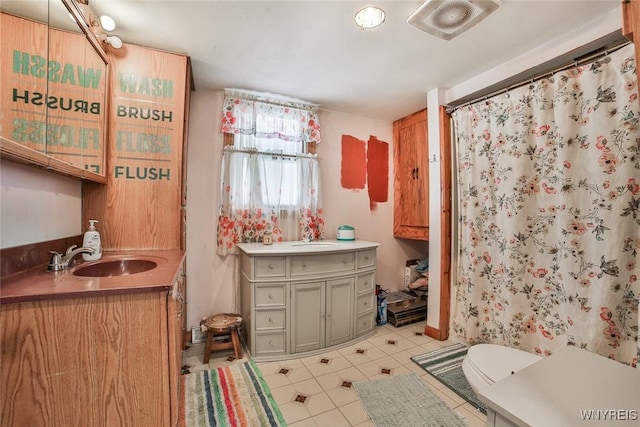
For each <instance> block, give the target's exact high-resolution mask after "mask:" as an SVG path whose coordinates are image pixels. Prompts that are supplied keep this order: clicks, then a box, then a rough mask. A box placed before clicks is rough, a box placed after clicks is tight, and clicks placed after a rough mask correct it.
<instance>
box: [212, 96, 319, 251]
mask: <svg viewBox="0 0 640 427" xmlns="http://www.w3.org/2000/svg"><path fill="white" fill-rule="evenodd" d="M225 95H226V96H225V102H224V107H223V112H222V126H221V130H222V132H224V133H225V137H224V153H223V160H222V166H221V174H222V175H221V178H222V179H221V183H222V185H221V187H222V188H221V204H220V214H219V218H218V253H219V254H221V255H224V254H227V253H235V252H236V251H237V249H236V244H237V243H240V242H260V241H262V238H263V236H264V234H265V233H272V234H273V240H274V241H283V240H299V239H318V238H321V237H322V234H323V231H324V221H323V220H322V207H321V203H320V188H319V187H320V178H319V177H320V170H319V169H320V168H319V165H318V159H317V156H316V155H315V148H316V144H317V143H319V142H320V125H319V123H318V118H317V112H316V108H315V107H314V106H311V105H309V104H299V103H290V102H287V103H285V102H282V101H274V100H267V99H264V98H261V97H257V96H255V95H254V94H248V93H246V92H237V91H233V92H232V93H230V92H229V91H227V92H226V93H225Z"/></svg>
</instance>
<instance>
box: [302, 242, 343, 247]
mask: <svg viewBox="0 0 640 427" xmlns="http://www.w3.org/2000/svg"><path fill="white" fill-rule="evenodd" d="M291 246H294V247H297V248H299V247H303V248H328V247H332V246H338V245H337V244H335V243H332V242H300V243H292V244H291Z"/></svg>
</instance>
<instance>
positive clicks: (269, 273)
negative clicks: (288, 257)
mask: <svg viewBox="0 0 640 427" xmlns="http://www.w3.org/2000/svg"><path fill="white" fill-rule="evenodd" d="M254 263H255V264H254V271H253V273H254V276H255V277H256V278H258V279H266V278H271V277H273V278H278V277H284V276H285V273H286V269H285V265H286V264H285V257H283V256H265V257H256V258H254Z"/></svg>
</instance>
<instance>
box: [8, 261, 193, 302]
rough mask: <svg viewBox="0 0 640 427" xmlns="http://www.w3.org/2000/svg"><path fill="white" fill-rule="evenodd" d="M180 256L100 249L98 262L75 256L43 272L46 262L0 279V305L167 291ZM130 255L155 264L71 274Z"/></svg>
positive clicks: (172, 281) (175, 272)
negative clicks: (106, 273) (67, 264)
mask: <svg viewBox="0 0 640 427" xmlns="http://www.w3.org/2000/svg"><path fill="white" fill-rule="evenodd" d="M184 257H185V252H184V251H182V250H141V251H114V252H103V256H102V259H101V260H100V261H87V262H85V261H83V260H82V256H81V255H79V256H78V258H77V259H76V264H75V265H74V266H73V267H71V268H70V269H68V270H64V271H58V272H50V271H46V269H47V266H46V265H41V266H38V267H35V268H32V269H30V270H26V271H24V272H21V273H18V274H15V275H13V276H11V277H8V278H5V279H3V280H2V281H1V282H0V304H10V303H18V302H26V301H38V300H50V299H60V298H71V297H74V298H75V297H93V296H105V295H111V294H123V293H131V292H158V291H164V290H167V291H168V290H169V289H171V287H172V285H173V283H174V282H175V280H176V278H177V277H176V276H177V274H178V271H179V267H180V265H181V263H182V261H183V260H184ZM131 258H136V259H145V260H150V261H154V262H156V263H157V264H158V265H157V267H155V268H153V269H151V270H149V271H145V272H141V273H136V274H130V275H125V276H117V277H81V276H75V275H74V274H73V272H74V271H75V270H77V269H78V268H80V267H82V266H84V265H88V264H93V263H96V262H104V261H110V260H119V259H131Z"/></svg>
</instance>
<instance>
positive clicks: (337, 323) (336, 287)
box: [325, 277, 354, 347]
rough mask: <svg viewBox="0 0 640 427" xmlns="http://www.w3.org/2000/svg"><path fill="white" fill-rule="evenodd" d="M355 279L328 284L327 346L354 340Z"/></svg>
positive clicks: (331, 281)
mask: <svg viewBox="0 0 640 427" xmlns="http://www.w3.org/2000/svg"><path fill="white" fill-rule="evenodd" d="M353 283H354V280H353V277H347V278H344V279H339V280H330V281H328V282H327V300H326V303H325V305H326V307H325V310H326V313H327V317H326V332H327V335H326V346H327V347H331V346H332V345H336V344H342V343H343V342H347V341H349V340H350V339H351V338H353V332H352V330H353V328H352V318H353V294H354V292H353V288H354V285H353Z"/></svg>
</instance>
